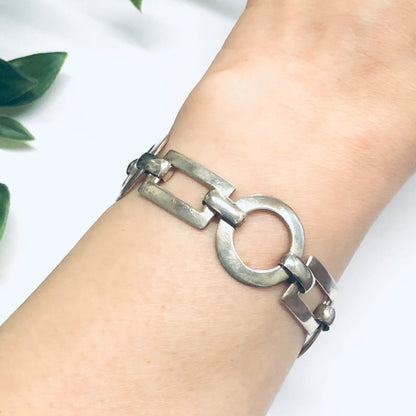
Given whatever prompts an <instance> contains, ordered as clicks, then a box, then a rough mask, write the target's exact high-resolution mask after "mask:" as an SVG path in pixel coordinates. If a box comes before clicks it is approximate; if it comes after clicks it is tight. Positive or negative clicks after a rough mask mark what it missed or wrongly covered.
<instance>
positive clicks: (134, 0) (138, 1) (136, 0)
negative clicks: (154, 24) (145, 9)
mask: <svg viewBox="0 0 416 416" xmlns="http://www.w3.org/2000/svg"><path fill="white" fill-rule="evenodd" d="M130 1H131V2H132V3H133V4H134V5H135V6H136V7H137V8H138V9H139V10H140V11H142V0H130Z"/></svg>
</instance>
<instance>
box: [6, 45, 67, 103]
mask: <svg viewBox="0 0 416 416" xmlns="http://www.w3.org/2000/svg"><path fill="white" fill-rule="evenodd" d="M67 55H68V54H67V53H66V52H48V53H37V54H35V55H29V56H24V57H22V58H17V59H13V60H12V61H9V64H10V65H12V66H13V67H14V68H15V69H16V70H18V71H19V72H21V73H23V74H25V75H26V76H27V77H30V78H33V79H35V80H36V81H37V84H36V85H35V86H34V87H33V88H31V89H30V90H28V91H27V92H25V93H24V94H22V95H20V96H19V97H17V98H15V99H13V100H10V101H9V102H8V103H7V105H9V106H15V105H23V104H29V103H31V102H32V101H34V100H36V99H37V98H39V97H41V96H42V95H43V94H44V93H45V92H46V90H47V89H48V88H49V87H50V86H51V85H52V83H53V82H54V81H55V78H56V77H57V75H58V74H59V71H60V70H61V68H62V65H63V64H64V61H65V59H66V57H67Z"/></svg>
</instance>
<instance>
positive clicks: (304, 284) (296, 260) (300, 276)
mask: <svg viewBox="0 0 416 416" xmlns="http://www.w3.org/2000/svg"><path fill="white" fill-rule="evenodd" d="M280 264H281V265H282V266H283V267H284V268H285V269H286V270H287V271H288V272H289V274H290V278H289V281H291V282H293V283H297V285H298V287H299V292H301V293H306V292H308V291H309V290H310V289H312V287H313V285H314V284H315V277H314V276H313V274H312V273H311V271H310V270H309V268H308V266H306V264H305V263H304V262H303V261H302V259H301V258H300V257H298V256H296V255H295V254H292V253H287V254H285V255H284V256H283V257H282V258H281V259H280Z"/></svg>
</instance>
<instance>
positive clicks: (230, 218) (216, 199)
mask: <svg viewBox="0 0 416 416" xmlns="http://www.w3.org/2000/svg"><path fill="white" fill-rule="evenodd" d="M203 203H204V204H205V205H207V206H209V207H210V208H211V209H212V210H213V211H215V212H216V213H217V214H218V215H219V216H220V218H222V219H223V220H224V221H226V222H227V223H228V224H230V225H231V226H232V227H234V228H237V227H238V226H239V225H241V223H242V222H243V220H244V218H245V217H246V215H247V213H246V212H244V211H243V210H242V209H241V208H240V207H239V206H238V205H237V204H236V203H235V202H234V201H232V200H231V199H230V198H228V197H227V196H225V195H224V194H222V193H221V192H220V191H219V190H218V189H212V190H211V191H209V192H208V193H207V194H206V195H205V198H204V200H203Z"/></svg>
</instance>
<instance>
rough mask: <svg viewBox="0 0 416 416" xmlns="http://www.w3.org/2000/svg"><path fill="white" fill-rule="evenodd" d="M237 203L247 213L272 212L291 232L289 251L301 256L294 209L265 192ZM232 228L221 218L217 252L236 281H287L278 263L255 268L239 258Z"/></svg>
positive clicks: (269, 283) (302, 244)
mask: <svg viewBox="0 0 416 416" xmlns="http://www.w3.org/2000/svg"><path fill="white" fill-rule="evenodd" d="M236 205H237V206H238V207H239V208H240V209H241V210H242V211H244V212H246V213H247V214H248V213H250V212H253V211H257V210H267V211H272V212H274V213H275V214H277V215H278V216H279V217H280V218H281V219H282V220H283V222H284V223H285V225H286V226H287V228H288V229H289V232H290V235H291V243H290V253H292V254H295V255H297V256H299V257H301V256H302V255H303V250H304V248H305V237H304V232H303V227H302V224H301V222H300V220H299V218H298V216H297V215H296V214H295V212H294V211H293V210H292V208H290V207H289V206H288V205H286V204H285V203H284V202H282V201H280V200H279V199H277V198H273V197H271V196H265V195H251V196H246V197H244V198H241V199H239V200H238V201H237V202H236ZM234 231H235V229H234V227H232V226H231V225H230V224H228V223H227V222H226V221H224V220H222V219H221V220H220V222H219V224H218V228H217V238H216V245H217V254H218V257H219V259H220V261H221V263H222V265H223V266H224V268H225V269H226V270H227V272H228V273H229V274H230V275H231V276H233V277H234V278H235V279H237V280H238V281H240V282H242V283H245V284H247V285H251V286H260V287H268V286H274V285H276V284H278V283H280V282H283V281H285V280H287V279H288V278H289V277H290V276H289V273H288V272H287V271H286V270H285V269H284V268H283V267H282V266H281V265H280V264H277V265H276V266H275V267H273V268H272V269H267V270H256V269H252V268H251V267H248V266H247V265H246V264H245V263H244V262H243V261H242V260H241V258H240V257H239V255H238V254H237V251H236V249H235V246H234Z"/></svg>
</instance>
